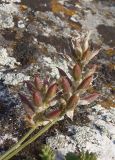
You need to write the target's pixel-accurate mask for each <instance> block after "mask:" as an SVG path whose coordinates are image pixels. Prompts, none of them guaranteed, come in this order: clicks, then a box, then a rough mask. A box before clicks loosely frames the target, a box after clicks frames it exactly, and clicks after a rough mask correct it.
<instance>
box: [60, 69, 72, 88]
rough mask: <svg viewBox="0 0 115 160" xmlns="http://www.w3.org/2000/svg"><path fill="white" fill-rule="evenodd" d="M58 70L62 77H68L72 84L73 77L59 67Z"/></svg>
mask: <svg viewBox="0 0 115 160" xmlns="http://www.w3.org/2000/svg"><path fill="white" fill-rule="evenodd" d="M57 69H58V71H59V74H60V76H61V77H66V78H67V80H68V82H69V83H70V85H72V81H71V79H70V78H69V77H68V76H67V74H66V73H65V72H64V71H63V70H62V69H61V68H59V67H57Z"/></svg>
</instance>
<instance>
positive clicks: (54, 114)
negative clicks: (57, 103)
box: [46, 109, 61, 119]
mask: <svg viewBox="0 0 115 160" xmlns="http://www.w3.org/2000/svg"><path fill="white" fill-rule="evenodd" d="M60 114H61V110H60V109H56V110H54V111H51V112H50V113H48V114H47V116H46V118H48V119H54V118H56V117H58V116H59V115H60Z"/></svg>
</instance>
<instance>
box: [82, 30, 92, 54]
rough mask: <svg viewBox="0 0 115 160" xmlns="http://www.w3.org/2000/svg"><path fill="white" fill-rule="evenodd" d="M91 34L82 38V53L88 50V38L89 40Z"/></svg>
mask: <svg viewBox="0 0 115 160" xmlns="http://www.w3.org/2000/svg"><path fill="white" fill-rule="evenodd" d="M90 35H91V32H89V33H88V35H87V36H86V37H85V38H84V42H83V52H86V51H87V50H88V48H89V38H90Z"/></svg>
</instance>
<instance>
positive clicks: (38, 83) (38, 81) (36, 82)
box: [34, 76, 43, 90]
mask: <svg viewBox="0 0 115 160" xmlns="http://www.w3.org/2000/svg"><path fill="white" fill-rule="evenodd" d="M34 85H35V87H36V88H37V89H38V90H41V88H42V87H43V82H42V81H41V79H40V78H39V77H38V76H35V79H34Z"/></svg>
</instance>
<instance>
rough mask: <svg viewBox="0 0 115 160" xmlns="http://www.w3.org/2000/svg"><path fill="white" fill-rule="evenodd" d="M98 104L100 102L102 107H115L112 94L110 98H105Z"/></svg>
mask: <svg viewBox="0 0 115 160" xmlns="http://www.w3.org/2000/svg"><path fill="white" fill-rule="evenodd" d="M99 104H101V106H102V107H104V108H110V107H113V108H115V103H114V97H113V96H112V97H111V98H108V99H105V100H103V101H101V102H100V103H99Z"/></svg>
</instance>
